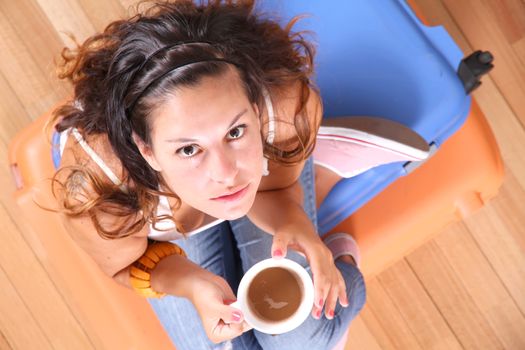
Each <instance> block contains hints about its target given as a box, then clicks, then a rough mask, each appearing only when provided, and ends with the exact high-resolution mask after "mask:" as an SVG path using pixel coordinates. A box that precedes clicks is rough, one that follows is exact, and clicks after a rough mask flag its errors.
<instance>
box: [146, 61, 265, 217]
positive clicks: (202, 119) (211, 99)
mask: <svg viewBox="0 0 525 350" xmlns="http://www.w3.org/2000/svg"><path fill="white" fill-rule="evenodd" d="M150 127H151V140H152V142H151V143H152V144H151V147H147V146H144V145H142V146H141V145H139V148H140V149H141V152H142V154H143V155H144V157H145V158H146V160H147V161H148V163H149V164H150V165H151V166H152V167H153V168H154V169H155V170H157V171H159V172H160V173H161V174H162V176H163V178H164V179H165V181H166V183H167V184H168V185H169V186H170V188H171V189H172V190H173V191H174V192H175V193H176V194H177V195H178V196H179V197H180V198H181V200H182V201H183V202H185V203H187V204H189V205H190V206H192V207H193V208H196V209H198V210H200V211H203V212H205V213H207V214H209V215H211V216H213V217H216V218H221V219H226V220H231V219H236V218H239V217H241V216H243V215H245V214H246V213H247V212H248V211H249V210H250V208H251V206H252V204H253V201H254V200H255V194H256V192H257V188H258V187H259V182H260V181H261V176H262V164H263V149H262V141H261V136H260V124H259V119H258V116H257V110H256V106H255V105H253V104H251V103H250V101H249V100H248V98H247V96H246V94H245V92H244V90H243V88H242V86H241V80H240V78H239V76H238V74H237V73H236V72H235V71H234V70H233V69H228V71H227V72H226V73H224V74H222V75H220V76H217V77H206V78H203V79H202V80H201V81H200V82H199V84H197V85H196V86H192V87H187V88H182V89H179V90H176V91H175V92H174V93H173V94H172V95H171V96H170V97H168V99H167V100H166V102H165V103H163V105H162V106H160V108H158V109H156V111H155V112H154V113H153V114H152V117H151V125H150Z"/></svg>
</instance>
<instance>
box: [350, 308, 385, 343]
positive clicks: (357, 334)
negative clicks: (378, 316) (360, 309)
mask: <svg viewBox="0 0 525 350" xmlns="http://www.w3.org/2000/svg"><path fill="white" fill-rule="evenodd" d="M345 349H346V350H351V349H366V350H381V349H384V348H382V347H381V346H380V345H379V344H378V343H377V341H376V339H375V335H374V334H373V333H371V332H370V330H369V329H368V327H367V326H366V324H365V322H364V321H363V319H362V318H361V316H360V315H358V316H357V317H356V318H355V319H354V320H353V321H352V323H351V324H350V330H349V332H348V341H347V342H346V344H345Z"/></svg>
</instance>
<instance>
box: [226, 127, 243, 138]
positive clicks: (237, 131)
mask: <svg viewBox="0 0 525 350" xmlns="http://www.w3.org/2000/svg"><path fill="white" fill-rule="evenodd" d="M245 130H246V125H244V124H243V125H239V126H236V127H235V128H233V129H231V130H230V131H229V132H228V138H229V139H230V140H232V139H238V138H241V137H242V135H244V131H245Z"/></svg>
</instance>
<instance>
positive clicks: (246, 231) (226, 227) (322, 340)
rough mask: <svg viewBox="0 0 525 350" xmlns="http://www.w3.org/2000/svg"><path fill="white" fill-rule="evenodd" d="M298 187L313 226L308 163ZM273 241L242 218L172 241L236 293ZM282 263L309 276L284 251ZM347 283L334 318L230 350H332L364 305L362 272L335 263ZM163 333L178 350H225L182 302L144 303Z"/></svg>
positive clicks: (255, 336)
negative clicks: (289, 263) (343, 304)
mask: <svg viewBox="0 0 525 350" xmlns="http://www.w3.org/2000/svg"><path fill="white" fill-rule="evenodd" d="M300 183H301V186H302V188H303V193H304V203H303V205H304V210H305V212H306V213H307V214H308V216H309V217H310V219H311V220H312V222H313V223H314V225H316V226H317V222H316V217H317V216H316V204H315V186H314V173H313V161H312V159H311V158H310V159H309V160H308V161H307V162H306V164H305V167H304V169H303V172H302V173H301V177H300ZM272 238H273V236H272V235H270V234H268V233H266V232H264V231H262V230H261V229H259V228H258V227H257V226H255V225H254V224H253V223H252V222H251V221H250V220H249V219H248V218H247V217H243V218H240V219H238V220H234V221H225V222H222V223H221V224H218V225H216V226H214V227H211V228H209V229H208V230H205V231H202V232H200V233H198V234H196V235H194V236H191V237H189V238H187V239H181V240H177V241H175V243H177V244H178V245H180V246H181V247H182V248H183V249H184V250H185V251H186V253H187V254H188V258H189V259H191V260H192V261H194V262H195V263H196V264H199V265H200V266H201V267H203V268H205V269H207V270H209V271H211V272H213V273H214V274H216V275H219V276H222V277H223V278H224V279H225V280H226V281H228V283H229V284H230V286H231V287H232V289H233V291H234V292H235V293H237V288H238V285H239V281H240V278H241V277H242V275H243V273H244V271H246V270H248V269H249V268H250V267H251V266H252V265H254V264H255V263H257V262H259V261H261V260H263V259H267V258H269V257H271V252H270V249H271V245H272ZM286 257H287V258H289V259H292V260H294V261H296V262H298V263H299V264H301V265H302V266H304V267H305V268H306V269H307V270H308V272H309V273H310V274H311V271H310V267H309V266H308V264H307V262H306V259H305V258H304V257H302V256H301V255H299V254H298V253H296V252H294V251H293V250H288V253H287V255H286ZM336 266H337V268H338V269H339V270H340V271H341V274H342V276H343V278H344V280H345V283H346V289H347V295H348V300H349V302H350V305H349V306H348V307H347V308H342V307H341V306H340V305H339V304H337V307H336V309H335V312H334V314H335V315H334V318H333V319H332V320H328V319H327V318H325V317H324V316H322V317H321V319H319V320H316V319H314V318H313V317H312V316H311V315H310V316H308V318H307V319H306V321H304V322H303V324H302V325H301V326H299V327H298V328H296V329H294V330H292V331H290V332H288V333H284V334H280V335H269V334H264V333H261V332H259V331H256V330H250V331H248V332H245V333H243V334H242V335H241V336H239V337H237V338H235V339H233V340H232V341H231V344H232V347H233V349H248V350H256V349H279V350H282V349H287V350H293V349H298V350H299V349H300V350H304V349H319V350H321V349H322V350H325V349H331V348H332V347H333V346H334V345H335V344H336V343H337V342H338V340H339V339H340V338H341V336H342V335H343V334H344V333H345V331H346V329H347V328H348V326H349V324H350V321H351V320H352V319H353V318H354V317H355V316H356V315H357V314H358V313H359V311H360V310H361V308H362V307H363V305H364V303H365V299H366V290H365V284H364V280H363V276H362V274H361V272H360V271H359V270H358V269H357V268H356V267H355V266H353V265H350V264H346V263H341V262H336ZM149 301H150V304H151V306H152V307H153V310H154V311H155V313H156V314H157V316H158V318H159V320H160V322H161V323H162V325H163V326H164V329H165V330H166V331H167V332H168V334H169V336H170V337H171V339H172V341H173V343H174V344H175V345H176V347H177V350H197V349H198V350H201V349H202V350H204V349H223V348H229V346H227V344H226V342H225V343H222V344H214V343H212V342H211V341H210V340H209V339H208V337H207V336H206V333H205V331H204V329H203V327H202V323H201V321H200V318H199V316H198V313H197V311H196V310H195V308H194V307H193V304H192V303H191V302H190V301H189V300H187V299H185V298H179V297H174V296H166V297H164V298H162V299H149Z"/></svg>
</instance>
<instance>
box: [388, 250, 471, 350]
mask: <svg viewBox="0 0 525 350" xmlns="http://www.w3.org/2000/svg"><path fill="white" fill-rule="evenodd" d="M427 245H428V244H427ZM378 280H379V282H380V283H381V285H382V287H383V288H384V290H385V291H386V293H387V294H388V297H389V298H390V299H391V300H392V303H393V304H394V305H395V306H396V308H397V309H398V310H399V311H398V312H399V314H400V315H401V317H402V318H403V319H404V320H405V322H406V324H407V326H408V327H409V329H410V330H411V333H412V334H413V336H414V338H415V339H416V340H417V342H418V344H419V346H420V347H421V348H422V349H460V348H461V345H460V344H459V343H458V340H457V339H456V336H455V330H451V329H450V327H449V325H448V324H447V321H446V320H445V319H444V317H443V315H442V314H441V310H439V309H438V307H437V305H435V303H434V300H433V298H432V295H429V293H428V290H427V285H426V283H422V282H421V281H420V279H419V276H416V274H414V272H413V271H412V269H411V267H410V266H409V264H408V263H407V261H406V260H402V261H400V262H399V263H397V264H395V265H394V266H392V267H391V268H389V269H388V270H387V271H385V272H383V273H381V274H380V275H379V277H378ZM386 329H388V328H386ZM397 336H399V334H398V335H397ZM393 337H394V335H391V336H390V338H391V339H392V338H393ZM400 349H404V348H403V347H401V348H400Z"/></svg>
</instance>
